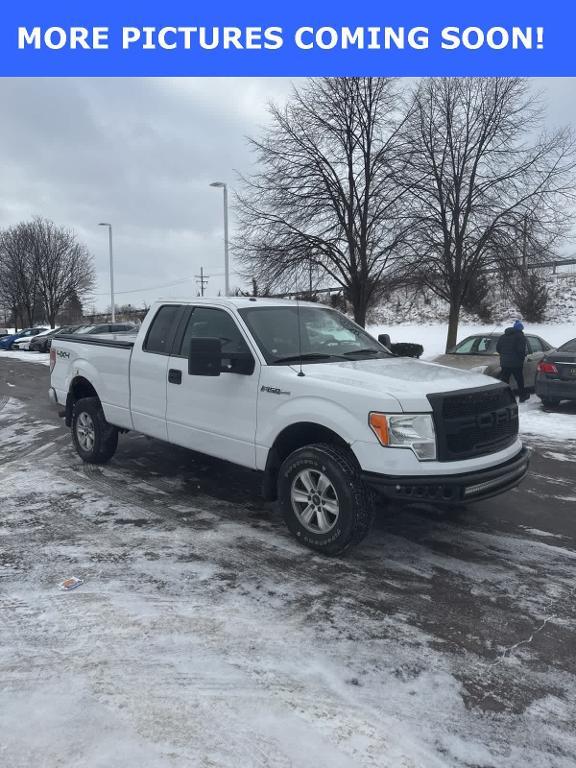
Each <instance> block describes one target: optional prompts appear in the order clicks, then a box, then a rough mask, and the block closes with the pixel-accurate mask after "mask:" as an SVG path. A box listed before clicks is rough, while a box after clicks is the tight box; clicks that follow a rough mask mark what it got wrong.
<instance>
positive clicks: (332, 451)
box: [278, 443, 374, 556]
mask: <svg viewBox="0 0 576 768" xmlns="http://www.w3.org/2000/svg"><path fill="white" fill-rule="evenodd" d="M278 498H279V500H280V506H281V509H282V513H283V516H284V521H285V523H286V525H287V526H288V528H289V530H290V531H291V532H292V534H293V535H294V536H295V537H296V538H297V539H298V540H299V541H301V542H302V543H303V544H305V545H306V546H307V547H310V549H314V550H316V551H318V552H323V553H324V554H326V555H332V556H333V555H340V554H342V553H343V552H345V551H346V550H347V549H349V548H350V547H352V546H354V545H355V544H358V543H359V542H360V541H362V539H364V538H365V536H366V535H367V534H368V532H369V531H370V528H371V526H372V521H373V518H374V499H373V494H372V492H371V491H370V489H369V488H367V486H366V485H365V484H364V482H363V481H362V478H361V477H360V472H359V468H358V466H357V464H356V461H355V459H354V457H353V456H352V454H351V453H350V451H349V450H347V449H345V448H340V447H338V446H334V445H329V444H324V443H318V444H314V445H308V446H305V447H304V448H299V449H298V450H296V451H294V452H293V453H291V454H290V455H289V456H288V458H286V459H285V461H284V463H283V464H282V466H281V467H280V471H279V473H278Z"/></svg>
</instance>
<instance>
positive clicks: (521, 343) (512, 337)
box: [496, 320, 530, 403]
mask: <svg viewBox="0 0 576 768" xmlns="http://www.w3.org/2000/svg"><path fill="white" fill-rule="evenodd" d="M496 351H497V352H498V354H499V355H500V368H501V369H502V373H501V374H500V378H501V379H502V381H505V382H506V383H507V384H509V383H510V378H511V377H512V376H513V377H514V380H515V381H516V385H517V387H518V399H519V400H520V402H521V403H523V402H524V401H525V400H528V398H529V397H530V395H529V393H528V392H527V391H526V388H525V386H524V360H525V358H526V354H527V351H528V345H527V343H526V337H525V336H524V326H523V324H522V323H521V322H520V320H516V322H515V323H514V325H513V326H511V327H510V328H506V330H505V331H504V335H503V336H500V338H499V339H498V343H497V345H496Z"/></svg>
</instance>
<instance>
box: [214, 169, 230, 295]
mask: <svg viewBox="0 0 576 768" xmlns="http://www.w3.org/2000/svg"><path fill="white" fill-rule="evenodd" d="M210 186H211V187H218V188H219V189H222V190H223V192H224V295H225V296H230V251H229V243H228V186H227V185H226V184H225V183H224V182H223V181H213V182H212V183H211V184H210Z"/></svg>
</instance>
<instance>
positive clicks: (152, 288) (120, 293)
mask: <svg viewBox="0 0 576 768" xmlns="http://www.w3.org/2000/svg"><path fill="white" fill-rule="evenodd" d="M223 276H224V272H213V273H212V274H211V275H210V277H223ZM197 278H198V275H194V277H182V278H180V280H178V282H176V283H166V284H164V285H150V286H148V288H132V289H131V290H129V291H115V292H114V293H115V294H116V295H117V296H123V295H125V294H128V293H144V292H145V291H160V290H162V289H163V288H175V287H176V286H177V285H180V284H181V283H189V282H190V281H191V280H195V279H197ZM91 295H92V296H95V297H96V296H108V295H109V294H108V293H93V294H91Z"/></svg>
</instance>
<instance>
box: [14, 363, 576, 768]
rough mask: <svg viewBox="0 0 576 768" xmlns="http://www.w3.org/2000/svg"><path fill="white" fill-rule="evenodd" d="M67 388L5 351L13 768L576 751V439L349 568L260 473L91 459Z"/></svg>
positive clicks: (574, 413) (136, 452) (552, 762)
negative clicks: (76, 582) (287, 515)
mask: <svg viewBox="0 0 576 768" xmlns="http://www.w3.org/2000/svg"><path fill="white" fill-rule="evenodd" d="M47 388H48V369H47V367H45V366H43V365H31V364H29V363H25V362H19V361H16V360H14V361H12V360H5V359H3V360H0V536H1V541H2V545H1V549H0V671H1V680H2V682H0V756H2V758H1V760H2V764H3V765H6V766H10V767H11V768H16V767H17V766H32V765H42V766H48V767H49V768H52V766H68V765H70V766H73V765H74V766H78V765H80V764H81V765H83V766H88V767H91V766H100V765H102V766H104V765H106V766H109V765H122V766H123V768H126V767H127V766H131V765H134V766H136V765H138V766H190V765H199V766H228V765H230V766H240V765H241V766H243V768H244V767H248V766H268V765H274V766H277V765H278V766H289V765H294V766H298V768H305V767H306V766H308V765H310V766H312V765H314V766H323V765H330V766H379V767H380V766H394V767H395V768H396V766H423V767H425V768H429V767H430V766H476V767H480V766H482V767H483V768H487V767H488V766H526V765H531V766H558V767H560V766H574V765H575V764H576V655H575V653H574V649H575V648H576V545H575V543H576V428H575V431H574V435H575V439H574V441H570V440H568V441H566V440H555V439H554V436H553V435H551V436H550V437H549V438H548V437H547V438H543V437H542V438H538V439H536V438H529V440H528V442H529V443H531V445H532V447H533V449H534V455H533V459H532V464H531V471H530V474H529V476H528V477H527V479H526V480H525V482H524V483H523V485H522V486H521V487H520V488H518V489H516V490H514V491H511V492H509V493H508V494H506V495H504V496H501V497H498V498H496V499H493V500H489V501H485V502H482V503H478V504H476V505H471V506H470V507H469V508H468V509H465V510H460V511H458V512H453V513H450V514H448V513H445V512H439V511H437V510H434V509H432V508H429V507H425V506H421V507H405V508H393V509H390V508H384V507H382V508H381V509H380V511H379V515H378V519H377V523H376V527H375V530H374V532H373V533H372V535H371V536H370V537H369V539H368V540H367V541H366V542H365V543H364V544H363V545H362V546H360V547H358V548H357V549H356V550H354V551H353V552H352V553H351V554H350V555H349V556H348V557H346V558H344V559H342V560H330V559H324V558H322V557H320V556H317V555H315V554H313V553H310V552H308V551H307V550H305V549H302V548H300V547H299V546H298V545H297V544H296V543H295V542H294V541H293V540H292V539H291V537H290V536H289V534H288V532H287V531H286V530H285V529H284V526H283V524H282V522H281V520H280V519H279V515H278V513H277V512H276V509H275V507H274V505H272V504H269V503H265V502H263V501H262V500H261V499H260V498H259V495H258V490H259V478H258V477H257V476H256V475H255V474H253V473H251V472H248V471H244V470H241V469H238V468H234V467H231V466H230V465H226V464H224V463H222V462H220V461H216V460H211V459H206V458H204V457H201V456H197V455H194V454H191V453H190V452H187V451H184V450H180V449H178V448H176V447H173V446H168V445H166V444H163V443H160V442H158V441H154V440H149V439H147V438H144V437H143V436H141V435H138V434H129V435H126V436H123V437H122V438H121V441H120V447H119V450H118V453H117V454H116V456H115V458H114V459H113V461H112V462H111V463H110V464H109V465H107V466H105V467H90V466H87V465H83V464H82V463H81V462H80V461H79V459H78V457H77V456H76V454H75V453H74V452H73V450H72V447H71V441H70V437H69V433H68V430H66V428H65V427H64V425H63V423H62V421H61V420H59V419H58V418H57V416H56V414H55V412H54V411H53V410H51V408H50V407H49V405H48V403H47V399H46V391H47ZM565 416H566V419H574V423H575V425H576V408H574V407H572V406H566V408H565ZM69 576H77V577H79V578H82V579H83V580H84V584H83V585H82V586H81V587H79V588H78V589H77V590H75V591H74V592H73V593H64V592H62V591H61V590H60V589H59V586H58V585H59V583H60V581H62V579H64V578H66V577H69ZM107 755H108V756H114V758H113V760H112V762H106V756H107ZM114 760H116V761H119V762H114Z"/></svg>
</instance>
